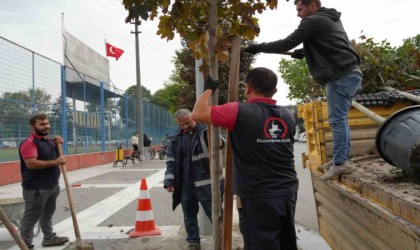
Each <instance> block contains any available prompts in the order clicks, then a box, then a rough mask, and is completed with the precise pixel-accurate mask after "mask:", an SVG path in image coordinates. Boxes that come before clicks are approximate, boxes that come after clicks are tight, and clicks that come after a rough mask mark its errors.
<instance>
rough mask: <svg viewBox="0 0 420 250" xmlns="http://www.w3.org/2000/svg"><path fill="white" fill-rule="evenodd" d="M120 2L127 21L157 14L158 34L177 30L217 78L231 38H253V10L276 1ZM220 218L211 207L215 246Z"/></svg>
mask: <svg viewBox="0 0 420 250" xmlns="http://www.w3.org/2000/svg"><path fill="white" fill-rule="evenodd" d="M123 5H124V7H125V8H126V9H127V10H128V16H127V18H126V22H130V21H135V22H140V23H141V20H145V21H147V20H149V19H150V20H153V19H154V18H157V17H158V16H159V26H158V31H157V34H159V35H161V37H162V38H166V39H168V40H170V39H173V37H174V35H175V32H177V33H178V34H179V35H180V36H181V38H182V39H184V40H185V42H186V44H187V46H188V47H189V48H190V49H191V50H192V51H193V54H194V57H195V58H196V59H203V67H202V68H201V70H202V71H203V73H204V75H205V76H208V75H210V76H211V77H212V78H213V79H215V80H218V63H219V62H223V61H227V59H228V58H229V56H228V47H229V46H230V39H231V37H232V36H234V35H240V36H242V37H243V38H245V39H249V40H253V39H254V37H255V36H256V35H258V32H259V28H258V26H257V25H258V20H257V18H255V17H254V15H255V13H256V12H258V13H262V11H263V10H265V9H266V8H267V7H269V8H271V9H273V8H275V7H277V0H266V2H265V3H263V2H261V1H260V0H248V1H246V2H243V1H240V0H224V1H219V0H184V1H182V0H175V1H170V0H123ZM217 94H218V91H216V92H215V93H214V95H213V97H212V101H211V103H212V104H217V102H218V96H217ZM210 134H211V140H210V141H211V143H210V144H211V146H210V150H211V165H212V169H213V171H212V178H213V179H212V189H213V191H215V192H213V197H215V195H217V194H218V184H217V185H214V183H218V182H217V181H218V178H219V177H218V176H219V174H218V173H217V171H218V169H219V168H218V166H217V165H218V162H219V157H218V147H217V144H218V143H217V142H216V138H217V136H218V131H217V129H211V132H210ZM228 188H230V187H228ZM216 206H217V205H216ZM213 208H215V206H214V205H213ZM215 212H216V213H215ZM219 217H220V216H219V214H217V211H214V210H213V235H214V240H215V249H219V248H221V245H220V244H219V242H218V240H220V238H221V237H220V235H217V234H216V232H215V231H216V230H215V228H217V227H218V225H215V224H216V223H217V222H218V221H220V218H219Z"/></svg>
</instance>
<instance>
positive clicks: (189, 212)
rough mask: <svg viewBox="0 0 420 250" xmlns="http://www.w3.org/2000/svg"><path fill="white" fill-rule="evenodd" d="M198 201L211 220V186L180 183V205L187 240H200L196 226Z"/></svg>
mask: <svg viewBox="0 0 420 250" xmlns="http://www.w3.org/2000/svg"><path fill="white" fill-rule="evenodd" d="M198 202H200V203H201V206H202V207H203V210H204V212H205V214H206V215H207V217H208V218H209V219H210V221H211V186H210V185H206V186H202V187H199V188H196V187H195V186H194V184H182V188H181V206H182V212H183V214H184V224H185V231H187V241H195V242H200V231H199V228H198V220H197V214H198V210H199V205H198Z"/></svg>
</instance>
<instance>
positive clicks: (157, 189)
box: [0, 143, 328, 249]
mask: <svg viewBox="0 0 420 250" xmlns="http://www.w3.org/2000/svg"><path fill="white" fill-rule="evenodd" d="M305 150H306V144H299V143H296V144H295V157H296V158H295V159H296V170H297V172H298V176H299V180H300V189H299V194H298V204H297V213H296V222H297V223H298V224H300V225H298V226H297V231H298V237H299V245H300V246H301V247H302V249H328V247H327V246H326V243H325V242H324V241H323V240H322V239H321V238H320V236H319V235H317V231H316V228H317V219H316V213H315V203H314V200H313V193H312V185H311V180H310V175H309V171H308V170H307V169H303V168H302V164H301V153H302V152H303V151H305ZM164 170H165V162H164V161H161V160H157V159H155V160H151V161H146V162H142V163H138V164H134V165H133V164H131V163H129V164H128V166H126V167H124V168H122V167H116V168H113V167H112V164H107V165H102V166H97V167H92V168H87V169H82V170H78V171H71V172H69V173H68V174H69V179H70V181H71V182H72V183H77V184H80V186H79V187H74V188H71V191H72V193H73V196H74V201H75V204H76V211H77V212H78V213H77V219H78V222H79V228H80V229H81V233H82V238H84V239H89V241H92V242H95V249H182V248H183V247H185V246H184V245H185V243H184V242H185V240H184V237H185V236H184V234H185V232H183V227H182V225H183V219H182V211H181V209H180V207H178V208H177V209H176V210H175V211H174V212H173V211H172V209H171V202H172V198H171V194H169V193H168V192H166V190H164V189H163V188H162V186H163V184H162V181H163V176H164ZM143 177H145V178H146V180H147V184H148V188H149V193H150V197H151V202H152V206H153V214H154V218H155V223H156V225H158V226H159V228H161V230H162V235H163V238H161V239H159V240H156V242H153V239H151V238H150V237H149V238H148V239H145V238H143V239H138V240H131V241H129V240H128V236H127V232H128V231H129V230H131V229H132V228H133V226H134V224H135V216H136V212H137V202H138V195H139V189H140V180H141V178H143ZM60 186H61V187H64V184H60ZM20 192H21V188H20V185H19V184H13V185H7V186H2V187H0V194H2V196H3V195H6V196H7V195H12V196H13V195H14V196H21V194H20ZM234 211H235V210H234ZM234 218H237V215H236V214H235V215H234ZM53 223H54V230H55V231H56V232H57V233H59V234H60V235H67V236H69V237H70V240H74V232H73V226H72V220H71V216H70V211H69V206H68V202H67V195H66V192H65V191H62V192H61V193H60V196H59V199H58V202H57V211H56V213H55V215H54V218H53ZM240 239H241V237H240V234H239V232H238V230H237V228H235V229H234V243H235V244H236V245H238V246H240V245H241V242H240ZM41 241H42V234H41V235H39V236H37V237H36V238H35V239H34V244H35V245H36V246H40V243H41ZM137 241H141V244H140V243H138V242H137ZM202 241H203V248H204V249H211V236H208V237H203V240H202ZM235 241H236V242H235ZM136 242H137V243H136ZM145 242H147V244H146V243H145ZM206 242H207V243H206ZM139 244H140V245H143V246H146V245H147V246H148V247H147V248H144V247H139ZM162 244H164V245H162ZM183 244H184V245H183ZM206 244H207V245H208V247H207V248H206V247H205V246H206ZM235 244H234V245H235ZM13 245H14V244H13V242H12V241H11V237H10V235H8V232H7V231H6V230H5V229H4V228H0V249H17V247H16V246H13ZM98 246H99V247H98ZM130 246H131V247H130ZM37 249H38V248H37ZM39 249H42V248H39ZM48 249H62V247H61V248H48ZM233 249H235V248H233Z"/></svg>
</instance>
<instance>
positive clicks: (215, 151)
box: [208, 0, 222, 250]
mask: <svg viewBox="0 0 420 250" xmlns="http://www.w3.org/2000/svg"><path fill="white" fill-rule="evenodd" d="M217 5H218V0H211V1H209V8H208V16H209V31H208V32H209V43H208V49H209V65H210V77H211V78H213V79H214V80H218V79H219V72H218V63H217V60H216V55H215V47H216V44H217V35H216V29H217ZM218 95H219V91H218V90H216V91H215V92H214V93H213V96H212V98H211V101H210V105H217V104H218ZM209 131H210V133H209V134H210V140H209V142H210V143H209V144H210V145H209V148H210V155H211V158H210V167H211V178H212V181H211V187H212V229H213V230H212V231H213V243H214V249H215V250H219V249H220V250H221V249H222V237H221V233H222V223H221V222H222V216H221V207H222V205H221V199H220V184H219V183H220V177H219V176H220V171H219V128H218V127H214V126H210V129H209Z"/></svg>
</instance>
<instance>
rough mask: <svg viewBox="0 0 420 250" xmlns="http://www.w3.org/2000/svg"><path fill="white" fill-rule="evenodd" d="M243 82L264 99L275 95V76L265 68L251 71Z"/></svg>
mask: <svg viewBox="0 0 420 250" xmlns="http://www.w3.org/2000/svg"><path fill="white" fill-rule="evenodd" d="M245 81H246V84H249V85H250V86H251V87H252V89H253V90H254V92H255V93H258V94H261V95H263V96H265V97H272V96H273V95H274V94H275V93H276V86H277V75H276V74H275V73H274V72H273V71H272V70H269V69H267V68H262V67H261V68H255V69H253V70H251V71H250V72H249V73H248V75H247V76H246V80H245Z"/></svg>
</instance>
